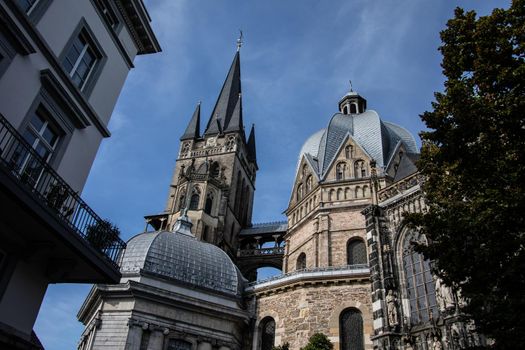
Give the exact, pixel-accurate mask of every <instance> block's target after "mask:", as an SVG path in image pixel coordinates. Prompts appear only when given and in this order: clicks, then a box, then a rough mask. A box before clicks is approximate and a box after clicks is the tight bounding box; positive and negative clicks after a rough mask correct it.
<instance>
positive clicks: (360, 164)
mask: <svg viewBox="0 0 525 350" xmlns="http://www.w3.org/2000/svg"><path fill="white" fill-rule="evenodd" d="M354 176H355V177H356V178H362V177H366V176H367V171H366V166H365V162H364V161H363V160H357V161H356V162H355V163H354Z"/></svg>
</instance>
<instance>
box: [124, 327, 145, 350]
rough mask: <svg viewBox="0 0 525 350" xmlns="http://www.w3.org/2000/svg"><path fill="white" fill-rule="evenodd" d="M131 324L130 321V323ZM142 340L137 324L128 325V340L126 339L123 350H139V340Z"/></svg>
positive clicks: (140, 330) (140, 328)
mask: <svg viewBox="0 0 525 350" xmlns="http://www.w3.org/2000/svg"><path fill="white" fill-rule="evenodd" d="M130 322H131V321H130ZM141 339H142V327H141V326H140V325H139V324H130V325H129V331H128V338H127V339H126V346H125V347H124V349H125V350H140V340H141Z"/></svg>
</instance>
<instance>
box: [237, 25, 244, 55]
mask: <svg viewBox="0 0 525 350" xmlns="http://www.w3.org/2000/svg"><path fill="white" fill-rule="evenodd" d="M239 32H240V35H239V39H237V52H239V51H241V46H242V44H243V41H242V30H240V29H239Z"/></svg>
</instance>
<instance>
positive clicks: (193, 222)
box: [78, 49, 483, 350]
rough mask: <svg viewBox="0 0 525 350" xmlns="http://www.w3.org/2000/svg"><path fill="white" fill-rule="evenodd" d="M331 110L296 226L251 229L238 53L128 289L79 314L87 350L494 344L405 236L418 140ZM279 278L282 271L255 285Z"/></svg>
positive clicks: (302, 156) (109, 293) (299, 174)
mask: <svg viewBox="0 0 525 350" xmlns="http://www.w3.org/2000/svg"><path fill="white" fill-rule="evenodd" d="M334 107H337V108H336V109H335V114H334V115H333V116H332V117H329V116H326V119H325V120H326V127H325V128H323V129H321V130H319V131H318V132H316V133H314V134H313V135H311V136H310V137H309V138H308V139H307V140H306V141H305V142H304V145H303V147H302V149H301V151H300V153H299V155H298V160H297V166H296V175H295V181H294V184H293V187H292V188H291V189H290V193H291V194H290V201H289V204H288V207H287V209H286V211H285V214H286V216H287V221H286V222H274V223H269V224H254V223H252V210H253V201H254V191H255V182H256V175H257V170H258V164H257V155H256V140H255V128H254V127H253V126H252V127H251V129H250V132H249V134H248V136H246V133H245V127H244V121H243V107H242V90H241V61H240V50H239V49H238V50H237V52H236V53H235V56H234V58H233V62H232V64H231V67H230V69H229V71H228V73H227V76H226V79H225V81H224V84H223V86H222V89H221V91H220V93H219V97H218V99H217V102H216V104H215V106H214V108H213V112H212V113H211V115H210V116H209V118H207V121H206V125H205V127H204V131H203V132H202V131H201V108H200V104H199V105H197V106H196V109H195V112H194V113H193V116H192V117H191V119H189V122H188V125H187V127H186V129H185V131H184V133H183V135H181V137H180V147H179V151H178V155H177V162H176V165H175V169H174V173H173V177H172V180H171V183H170V186H169V188H168V191H167V192H168V196H167V197H168V198H167V203H166V207H165V210H164V211H163V212H162V213H159V214H155V215H148V216H145V219H146V229H145V230H144V232H142V233H139V234H138V235H136V236H134V237H133V238H131V239H130V240H129V241H128V243H127V248H126V250H125V252H124V253H123V255H122V256H121V261H120V272H121V274H122V278H121V280H120V283H118V284H109V285H108V284H99V285H95V286H93V288H92V289H91V291H90V293H89V295H88V296H87V298H86V300H85V302H84V304H83V305H82V307H81V309H80V311H79V313H78V318H79V320H80V321H81V322H82V323H83V324H84V325H85V330H84V332H83V334H82V336H81V339H80V341H79V349H80V350H90V349H129V350H132V349H136V350H271V349H272V348H273V347H274V346H280V345H284V344H289V347H290V349H292V350H299V349H300V348H301V347H304V346H305V345H306V344H307V342H308V338H309V337H310V336H311V335H313V334H314V333H317V332H321V333H324V334H325V335H326V336H327V337H328V338H329V340H330V341H331V342H332V343H333V344H334V349H335V350H363V349H422V350H441V349H462V348H465V347H467V346H469V345H476V344H479V343H480V342H482V341H483V339H482V338H481V337H480V336H478V335H477V334H476V333H475V332H474V329H473V325H472V324H469V323H468V322H466V321H464V319H463V318H462V317H461V314H460V312H459V310H460V308H459V307H460V306H461V303H462V302H464V301H463V300H462V299H461V297H460V296H459V295H458V294H457V293H455V292H454V291H452V290H451V289H450V288H448V287H446V286H445V285H443V284H442V283H441V281H440V280H439V279H438V278H437V277H436V276H434V275H433V273H432V269H431V266H432V265H431V262H429V261H427V260H425V259H423V257H422V256H421V255H420V254H419V253H417V252H415V251H414V249H413V247H414V244H413V243H414V242H424V241H425V237H423V236H421V235H420V234H418V232H416V231H414V230H411V229H409V228H407V227H406V226H405V225H404V223H403V215H404V213H414V212H421V211H425V208H426V204H425V200H424V197H423V194H422V190H421V185H422V183H423V181H424V178H422V177H421V176H420V175H419V174H418V171H417V168H416V165H415V161H416V160H417V159H418V148H417V146H416V142H415V140H414V137H413V136H412V135H411V134H410V133H409V132H408V131H407V130H406V129H404V128H403V127H401V126H398V125H396V124H393V123H391V122H388V121H386V120H383V119H381V118H380V116H379V115H378V113H377V112H375V111H373V110H371V109H368V108H367V101H366V99H365V98H364V97H363V96H361V95H359V94H358V93H357V92H355V91H352V90H351V91H350V92H348V93H347V94H346V95H344V96H343V97H342V98H341V99H340V100H339V101H338V103H337V104H335V103H334ZM268 266H270V267H275V268H278V269H280V270H281V271H282V274H280V275H278V276H273V277H270V278H267V279H265V280H257V279H256V275H257V269H258V268H261V267H268Z"/></svg>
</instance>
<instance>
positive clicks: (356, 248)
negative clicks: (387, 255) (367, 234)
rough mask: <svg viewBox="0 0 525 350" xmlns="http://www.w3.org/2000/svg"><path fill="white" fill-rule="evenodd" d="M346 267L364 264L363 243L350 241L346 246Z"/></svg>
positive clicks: (364, 250) (364, 251)
mask: <svg viewBox="0 0 525 350" xmlns="http://www.w3.org/2000/svg"><path fill="white" fill-rule="evenodd" d="M346 251H347V257H348V265H358V264H366V263H367V259H366V247H365V242H363V241H362V240H360V239H351V240H350V241H348V244H347V246H346Z"/></svg>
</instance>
